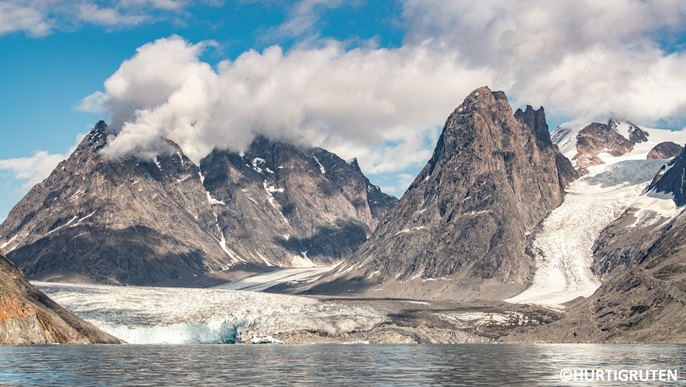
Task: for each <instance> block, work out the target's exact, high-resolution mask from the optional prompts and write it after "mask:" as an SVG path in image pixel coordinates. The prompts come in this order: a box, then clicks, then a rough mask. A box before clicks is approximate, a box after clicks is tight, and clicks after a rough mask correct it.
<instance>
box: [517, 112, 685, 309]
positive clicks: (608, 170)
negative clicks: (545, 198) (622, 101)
mask: <svg viewBox="0 0 686 387" xmlns="http://www.w3.org/2000/svg"><path fill="white" fill-rule="evenodd" d="M585 126H586V124H583V123H572V124H567V125H562V126H561V127H560V128H558V129H557V130H556V131H555V132H553V133H552V137H553V141H554V142H555V143H556V144H558V145H559V146H560V150H561V151H562V152H563V154H564V155H565V156H567V157H568V158H570V159H572V158H573V157H574V156H575V155H576V135H577V134H578V132H579V131H580V130H581V129H583V128H584V127H585ZM641 129H643V130H645V131H647V132H648V133H649V140H648V142H645V143H640V144H637V145H636V146H635V148H634V150H633V151H632V152H630V153H628V154H626V155H623V156H620V157H613V156H611V155H609V154H606V153H601V154H600V156H599V157H600V158H601V159H602V160H603V161H604V162H605V163H606V164H603V165H598V166H593V167H590V168H589V173H588V174H587V175H585V176H583V177H581V178H580V179H578V180H577V181H575V182H573V183H572V184H570V186H569V187H568V189H567V192H566V195H565V198H564V202H563V203H562V204H561V205H560V206H559V207H558V208H556V209H555V210H553V211H552V212H551V214H550V215H549V216H548V217H547V218H546V219H545V220H544V221H543V224H542V229H541V231H540V232H539V233H538V234H537V235H535V237H534V241H533V247H534V250H535V251H536V272H535V274H534V279H533V283H532V285H531V286H530V287H529V288H528V289H526V290H525V291H524V292H522V293H520V294H518V295H517V296H515V297H512V298H509V299H507V300H505V301H507V302H510V303H522V304H538V305H543V306H547V307H550V308H553V309H558V310H561V309H563V308H564V306H563V305H562V304H564V303H565V302H567V301H571V300H573V299H575V298H577V297H588V296H590V295H591V294H593V292H594V291H595V290H596V289H597V288H598V287H599V286H600V281H599V280H598V279H597V278H596V277H595V276H594V275H593V273H592V272H591V271H590V266H591V264H592V263H593V254H592V247H593V243H594V241H595V240H596V238H597V237H598V235H599V233H600V231H601V230H602V229H603V228H604V227H605V226H607V225H608V224H609V223H610V222H612V221H613V220H615V219H616V218H617V217H619V216H620V215H621V214H622V213H623V212H624V211H625V210H626V209H627V208H629V207H633V208H636V209H637V212H636V216H637V220H636V223H635V224H634V225H638V224H639V223H640V222H641V221H642V219H652V220H654V219H656V217H655V216H652V215H659V216H660V217H662V218H666V219H671V218H673V217H674V216H676V215H677V214H679V213H680V212H681V210H682V209H680V208H676V205H675V204H674V202H673V201H672V200H671V197H670V196H669V195H664V194H659V193H655V192H650V193H645V192H643V191H644V189H645V188H646V186H647V185H648V184H649V183H650V181H651V180H652V179H653V177H654V176H655V174H656V173H657V172H658V171H659V170H660V168H661V167H662V166H663V165H665V164H667V163H668V160H647V159H646V155H647V153H648V152H649V151H650V150H651V149H652V148H653V147H654V146H655V145H657V144H658V143H660V142H663V141H673V142H676V143H680V144H684V142H686V132H674V131H669V130H661V129H645V128H641ZM617 130H618V131H619V133H620V134H622V135H624V136H628V124H626V123H620V124H619V126H618V128H617ZM658 219H659V217H658Z"/></svg>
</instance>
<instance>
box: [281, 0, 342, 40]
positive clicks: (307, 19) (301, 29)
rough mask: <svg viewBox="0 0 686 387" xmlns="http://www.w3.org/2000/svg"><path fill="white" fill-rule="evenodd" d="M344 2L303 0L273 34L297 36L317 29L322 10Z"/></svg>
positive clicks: (336, 0) (335, 6)
mask: <svg viewBox="0 0 686 387" xmlns="http://www.w3.org/2000/svg"><path fill="white" fill-rule="evenodd" d="M344 4H345V3H344V2H343V0H302V1H300V2H298V3H296V4H295V5H294V6H293V7H292V8H291V10H290V12H289V15H288V18H287V20H286V21H285V22H284V23H283V24H281V25H280V26H278V27H276V29H275V30H273V31H272V33H271V35H275V36H287V37H295V36H302V35H305V34H308V33H312V32H314V31H316V28H315V27H316V25H317V23H318V22H319V21H320V14H321V12H322V11H324V10H326V9H332V8H337V7H340V6H341V5H344Z"/></svg>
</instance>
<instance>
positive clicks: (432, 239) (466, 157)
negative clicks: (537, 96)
mask: <svg viewBox="0 0 686 387" xmlns="http://www.w3.org/2000/svg"><path fill="white" fill-rule="evenodd" d="M560 166H561V167H560ZM575 177H576V173H575V172H574V170H573V168H572V167H571V163H570V162H569V160H566V159H565V158H564V157H563V156H561V155H560V154H559V152H558V150H557V147H556V146H554V145H553V144H552V143H551V141H550V135H549V134H548V132H547V124H546V123H545V114H544V112H543V109H540V110H534V109H533V108H531V107H528V108H527V109H526V111H521V110H520V111H517V113H516V114H515V115H513V114H512V109H511V107H510V105H509V104H508V101H507V97H506V96H505V94H504V93H502V92H492V91H491V90H489V89H488V88H480V89H478V90H476V91H474V92H473V93H472V94H471V95H469V96H468V97H467V98H466V99H465V101H464V102H463V103H462V104H461V105H460V106H459V107H458V108H457V109H456V110H455V112H453V114H451V115H450V117H449V118H448V120H447V122H446V125H445V128H444V130H443V133H442V134H441V137H440V139H439V141H438V145H437V146H436V149H435V150H434V154H433V157H432V158H431V160H430V161H429V162H428V163H427V165H426V166H425V167H424V169H423V170H422V171H421V173H420V174H419V176H418V177H417V178H416V179H415V181H414V182H413V183H412V185H411V186H410V188H409V189H408V191H407V192H406V193H405V195H404V196H403V197H402V199H401V200H400V202H399V203H398V205H397V206H396V207H395V208H393V209H392V210H391V211H390V212H389V214H388V215H387V216H386V217H385V218H384V220H383V222H382V223H381V224H380V225H379V227H378V228H377V230H376V231H375V232H374V234H373V235H372V237H371V238H370V239H369V241H367V242H366V243H365V244H364V245H363V246H362V247H361V248H360V250H358V251H357V252H356V253H355V255H354V257H353V258H352V259H350V260H348V261H347V262H345V263H344V264H342V265H340V266H339V267H338V268H337V269H336V270H334V271H333V272H332V273H331V274H329V275H328V276H326V277H324V278H323V279H322V280H320V281H319V283H318V284H317V285H316V286H315V287H314V288H313V289H312V290H311V291H313V292H322V293H337V294H350V293H348V292H357V293H360V292H365V291H366V292H369V294H373V295H375V296H377V297H379V296H393V297H414V298H451V299H456V298H457V299H468V298H470V297H472V296H475V295H476V296H477V297H483V298H499V299H504V298H507V296H509V295H512V294H515V293H516V292H518V291H520V290H522V289H523V288H524V287H525V284H527V283H528V282H529V281H530V280H531V276H532V267H533V264H534V261H533V258H531V257H529V256H528V255H526V254H525V252H524V251H525V247H526V243H527V235H528V233H529V232H531V231H532V230H533V228H534V227H535V226H536V225H537V224H538V223H539V222H540V221H541V220H542V219H543V218H544V217H545V216H546V215H547V214H548V213H549V212H550V211H551V210H552V209H554V208H555V207H557V206H558V205H559V204H560V203H561V201H562V196H563V192H564V183H565V182H567V181H570V180H572V179H574V178H575ZM410 282H411V283H410ZM484 286H487V287H488V288H489V289H490V290H486V289H485V288H484ZM382 291H383V292H382ZM489 292H490V293H489Z"/></svg>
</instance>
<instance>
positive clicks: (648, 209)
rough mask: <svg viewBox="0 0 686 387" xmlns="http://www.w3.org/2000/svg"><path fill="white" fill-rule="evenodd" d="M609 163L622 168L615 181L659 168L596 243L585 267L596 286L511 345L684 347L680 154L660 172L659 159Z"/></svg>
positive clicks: (685, 248)
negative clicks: (531, 342)
mask: <svg viewBox="0 0 686 387" xmlns="http://www.w3.org/2000/svg"><path fill="white" fill-rule="evenodd" d="M629 157H630V156H629ZM629 163H633V164H629ZM637 163H640V164H637ZM613 165H616V166H617V167H616V168H615V169H617V168H621V169H623V170H624V173H623V174H617V176H615V180H616V181H618V182H623V181H626V178H627V177H629V176H633V175H636V174H637V173H636V171H638V172H641V173H643V171H644V170H645V171H649V170H652V171H653V173H654V171H655V170H658V169H659V171H658V173H657V174H656V175H654V178H653V180H652V182H650V184H648V181H649V180H650V179H649V178H647V179H645V178H644V179H642V183H643V186H644V187H647V188H646V189H645V190H644V191H643V193H642V194H640V195H635V196H633V197H632V198H631V199H632V203H631V204H629V205H628V207H627V208H626V210H625V211H624V212H623V213H622V214H621V215H620V216H619V217H618V218H616V219H615V220H613V221H612V222H610V223H609V224H608V225H607V226H606V227H605V228H604V229H603V230H602V231H601V232H600V233H599V235H598V237H597V239H596V240H595V243H594V246H593V256H594V261H593V265H592V267H591V269H592V270H593V272H594V273H595V274H596V275H597V276H598V277H600V278H602V285H601V286H600V287H599V288H598V289H597V290H596V291H595V293H593V294H592V295H591V296H590V297H588V298H586V299H580V300H577V301H576V302H574V303H572V304H571V305H570V306H569V307H568V308H567V312H566V313H565V315H564V318H562V319H561V320H559V321H557V322H555V323H553V324H550V325H549V326H545V327H541V328H540V329H535V330H531V331H529V332H526V333H525V334H523V335H521V336H515V337H514V340H525V341H529V340H536V341H555V342H560V341H563V342H588V341H593V342H598V341H607V342H644V343H645V342H671V343H675V342H681V343H683V342H686V325H684V324H683V316H684V314H686V264H685V263H684V258H685V257H686V244H685V243H684V236H685V235H686V214H685V213H684V212H683V208H684V207H683V206H684V204H686V201H685V200H684V196H683V192H684V189H685V185H684V178H683V177H684V175H686V152H684V151H683V150H682V152H681V153H680V154H679V156H677V157H676V158H675V159H674V160H672V161H671V162H670V163H669V165H667V166H662V168H660V160H624V161H615V164H613ZM632 171H633V173H631V172H632ZM639 175H640V173H639Z"/></svg>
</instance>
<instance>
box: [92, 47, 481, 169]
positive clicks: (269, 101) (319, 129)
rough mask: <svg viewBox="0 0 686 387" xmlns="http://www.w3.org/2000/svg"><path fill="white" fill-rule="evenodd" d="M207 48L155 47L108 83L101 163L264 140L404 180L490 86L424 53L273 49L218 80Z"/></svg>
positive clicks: (232, 65)
mask: <svg viewBox="0 0 686 387" xmlns="http://www.w3.org/2000/svg"><path fill="white" fill-rule="evenodd" d="M204 46H205V45H204V44H196V45H193V44H190V43H188V42H185V41H184V40H183V39H181V38H179V37H171V38H168V39H160V40H158V41H156V42H153V43H150V44H147V45H145V46H143V47H141V48H139V49H138V50H137V53H136V55H135V56H134V57H133V58H131V59H129V60H127V61H126V62H124V63H123V64H122V66H121V67H120V69H119V70H118V71H117V72H116V73H115V74H113V75H112V76H111V77H110V78H109V79H108V80H107V81H106V82H105V93H106V94H107V97H108V102H107V107H108V109H109V111H110V112H111V113H112V125H111V126H112V127H113V128H114V129H115V130H119V129H121V132H120V133H119V134H118V135H117V137H116V138H114V139H113V140H112V141H111V142H110V144H109V146H108V147H107V148H106V149H105V154H107V155H109V156H110V157H115V158H116V157H119V156H121V155H124V154H128V153H135V154H138V155H139V156H143V157H149V156H151V155H153V154H154V152H156V151H157V150H158V149H159V145H158V144H159V138H160V137H168V138H171V139H172V140H174V141H176V142H177V143H179V145H181V147H182V148H183V149H184V151H185V152H186V153H187V154H188V155H189V157H190V158H191V159H194V160H196V161H197V160H199V159H200V158H202V157H203V156H205V155H206V154H207V153H208V152H209V151H210V150H211V149H212V148H213V147H219V148H226V149H231V150H235V151H240V150H244V149H245V148H246V147H247V146H248V145H249V143H250V142H251V141H252V139H253V137H254V136H255V135H256V134H262V135H266V136H268V137H270V138H273V139H280V140H287V141H290V142H293V143H300V144H310V145H319V146H323V147H324V148H327V149H331V150H333V151H335V152H337V153H339V154H341V156H343V157H346V158H349V157H354V156H358V157H359V161H360V164H361V166H362V167H363V169H365V170H366V171H373V172H375V173H382V172H392V171H398V170H403V169H405V168H406V167H407V166H408V165H413V164H414V165H417V164H419V165H423V163H425V162H426V160H428V159H429V158H430V156H431V149H432V148H433V146H434V143H435V140H436V137H437V135H438V134H437V126H441V125H442V124H443V121H444V120H445V118H446V117H447V115H448V113H449V112H450V111H452V110H453V109H454V108H455V106H457V105H458V104H459V102H460V98H461V97H462V96H463V95H465V94H466V93H468V92H469V91H471V90H472V89H474V88H476V87H478V86H482V83H481V82H482V80H483V79H484V78H486V77H488V74H487V73H485V72H483V71H480V70H470V69H468V68H466V67H464V66H460V65H459V63H458V61H457V60H456V58H455V57H454V56H453V55H452V54H446V55H443V54H441V53H436V52H431V51H429V49H428V48H426V47H423V46H418V47H404V48H400V49H396V50H377V49H364V48H359V49H354V50H345V48H344V47H342V46H341V45H339V44H337V43H335V42H331V43H329V44H328V45H326V46H325V47H323V48H318V49H304V48H303V49H293V50H291V51H289V52H287V53H284V52H282V50H281V49H280V48H279V47H277V46H274V47H270V48H268V49H266V50H265V51H264V52H262V53H258V52H256V51H249V52H246V53H244V54H242V55H241V56H239V57H238V58H237V59H236V60H235V61H224V62H221V63H220V64H219V65H218V66H217V69H216V70H215V69H213V68H212V67H210V66H209V65H208V64H207V63H204V62H202V61H200V60H199V59H198V56H199V55H200V53H201V51H202V49H203V47H204ZM427 138H428V140H427Z"/></svg>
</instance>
